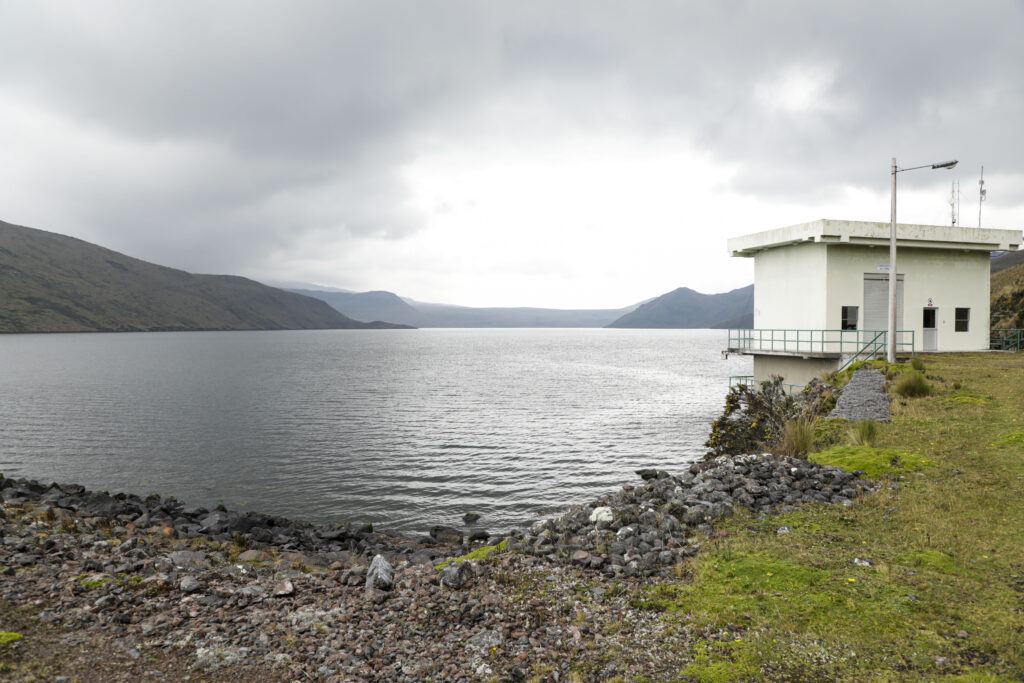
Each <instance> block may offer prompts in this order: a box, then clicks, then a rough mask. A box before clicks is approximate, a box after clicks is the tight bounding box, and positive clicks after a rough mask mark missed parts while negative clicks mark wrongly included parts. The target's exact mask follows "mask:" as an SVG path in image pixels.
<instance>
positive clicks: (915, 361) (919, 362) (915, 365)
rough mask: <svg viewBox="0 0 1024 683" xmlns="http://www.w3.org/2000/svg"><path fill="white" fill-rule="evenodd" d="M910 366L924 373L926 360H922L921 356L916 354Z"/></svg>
mask: <svg viewBox="0 0 1024 683" xmlns="http://www.w3.org/2000/svg"><path fill="white" fill-rule="evenodd" d="M910 367H912V368H914V369H915V370H917V371H918V372H921V373H923V372H924V361H923V360H921V359H920V358H918V357H917V356H914V357H913V358H911V359H910Z"/></svg>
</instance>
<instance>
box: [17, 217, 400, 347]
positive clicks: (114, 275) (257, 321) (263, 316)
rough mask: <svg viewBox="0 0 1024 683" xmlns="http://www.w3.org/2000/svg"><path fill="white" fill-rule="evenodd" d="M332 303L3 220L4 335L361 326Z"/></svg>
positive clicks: (366, 325) (380, 325) (379, 325)
mask: <svg viewBox="0 0 1024 683" xmlns="http://www.w3.org/2000/svg"><path fill="white" fill-rule="evenodd" d="M392 327H398V326H396V325H391V324H388V323H362V322H359V321H356V320H352V319H350V318H348V317H346V316H344V315H342V314H340V313H338V312H337V311H336V310H334V309H332V308H331V307H330V306H328V305H327V304H326V303H324V302H322V301H319V300H317V299H313V298H310V297H306V296H301V295H299V294H294V293H292V292H286V291H283V290H280V289H275V288H273V287H268V286H266V285H262V284H260V283H258V282H254V281H253V280H248V279H246V278H243V277H236V276H231V275H193V274H191V273H186V272H185V271H183V270H176V269H174V268H167V267H164V266H158V265H155V264H153V263H148V262H146V261H141V260H139V259H135V258H132V257H130V256H125V255H124V254H119V253H117V252H115V251H111V250H110V249H105V248H103V247H100V246H97V245H95V244H90V243H89V242H84V241H82V240H79V239H76V238H74V237H68V236H66V235H59V234H57V233H53V232H46V231H44V230H37V229H35V228H27V227H23V226H18V225H12V224H10V223H5V222H3V221H0V332H8V333H9V332H126V331H170V330H182V331H185V330H284V329H362V328H392Z"/></svg>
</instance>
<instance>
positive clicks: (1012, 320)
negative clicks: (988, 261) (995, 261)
mask: <svg viewBox="0 0 1024 683" xmlns="http://www.w3.org/2000/svg"><path fill="white" fill-rule="evenodd" d="M1020 253H1024V252H1020ZM991 310H992V327H993V329H1006V328H1018V329H1019V328H1024V263H1022V264H1021V265H1018V266H1013V267H1011V268H1007V269H1005V270H1000V271H999V272H997V273H993V274H992V298H991Z"/></svg>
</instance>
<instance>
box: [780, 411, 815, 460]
mask: <svg viewBox="0 0 1024 683" xmlns="http://www.w3.org/2000/svg"><path fill="white" fill-rule="evenodd" d="M812 448H814V423H813V422H811V421H810V420H807V419H805V418H798V419H796V420H790V421H789V422H787V423H786V424H785V426H784V427H783V429H782V439H781V440H780V441H779V445H778V446H777V447H776V449H775V453H776V455H788V456H791V457H793V458H806V457H807V454H808V453H810V452H811V449H812Z"/></svg>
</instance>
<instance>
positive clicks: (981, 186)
mask: <svg viewBox="0 0 1024 683" xmlns="http://www.w3.org/2000/svg"><path fill="white" fill-rule="evenodd" d="M985 194H986V191H985V167H984V166H982V167H981V177H980V178H978V227H979V228H980V227H981V205H982V204H984V203H985Z"/></svg>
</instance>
